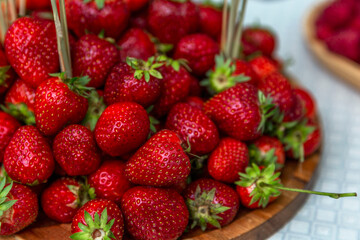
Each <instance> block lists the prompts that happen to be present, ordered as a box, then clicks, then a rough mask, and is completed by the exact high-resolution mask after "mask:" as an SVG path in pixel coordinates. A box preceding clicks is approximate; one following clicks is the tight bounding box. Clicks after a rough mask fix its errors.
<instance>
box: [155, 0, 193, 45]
mask: <svg viewBox="0 0 360 240" xmlns="http://www.w3.org/2000/svg"><path fill="white" fill-rule="evenodd" d="M198 23H199V13H198V9H197V6H196V5H195V4H194V3H192V2H191V1H188V0H185V1H183V2H179V1H171V0H155V1H153V2H152V3H151V4H150V6H149V13H148V25H149V29H150V31H151V32H152V33H153V34H154V35H155V36H156V37H157V38H158V39H159V40H160V41H161V42H163V43H171V44H176V43H177V42H178V41H179V40H180V39H181V38H182V37H184V36H186V35H188V34H190V33H194V32H195V31H196V30H197V27H198Z"/></svg>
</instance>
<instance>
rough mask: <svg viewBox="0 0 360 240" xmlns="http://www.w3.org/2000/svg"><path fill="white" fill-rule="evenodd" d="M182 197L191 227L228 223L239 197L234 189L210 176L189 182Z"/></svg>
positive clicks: (221, 225) (219, 225)
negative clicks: (187, 210)
mask: <svg viewBox="0 0 360 240" xmlns="http://www.w3.org/2000/svg"><path fill="white" fill-rule="evenodd" d="M184 197H185V200H186V204H187V206H188V208H189V212H190V219H191V220H192V223H191V227H192V228H194V227H196V226H200V227H201V229H202V230H203V231H205V229H214V228H221V227H223V226H225V225H227V224H229V223H230V222H231V221H232V220H233V219H234V218H235V216H236V214H237V212H238V210H239V205H240V204H239V197H238V195H237V193H236V191H235V190H234V189H232V188H231V187H229V186H228V185H226V184H223V183H220V182H218V181H215V180H213V179H210V178H201V179H198V180H196V181H195V182H192V183H190V184H189V186H188V187H187V188H186V189H185V192H184Z"/></svg>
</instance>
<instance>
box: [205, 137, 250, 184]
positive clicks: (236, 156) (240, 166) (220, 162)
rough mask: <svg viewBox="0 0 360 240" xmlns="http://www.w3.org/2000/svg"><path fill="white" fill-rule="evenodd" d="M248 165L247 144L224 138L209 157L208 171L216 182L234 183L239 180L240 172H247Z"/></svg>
mask: <svg viewBox="0 0 360 240" xmlns="http://www.w3.org/2000/svg"><path fill="white" fill-rule="evenodd" d="M248 164H249V152H248V148H247V147H246V144H245V143H242V142H240V141H237V140H235V139H232V138H223V139H221V140H220V142H219V145H218V146H217V147H216V148H215V150H214V151H213V152H212V153H211V155H210V157H209V160H208V171H209V173H210V175H211V176H212V177H213V178H214V179H215V180H218V181H222V182H226V183H233V182H235V181H236V180H237V179H238V178H239V175H238V173H239V172H245V168H246V167H247V166H248Z"/></svg>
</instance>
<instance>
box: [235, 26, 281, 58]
mask: <svg viewBox="0 0 360 240" xmlns="http://www.w3.org/2000/svg"><path fill="white" fill-rule="evenodd" d="M241 42H242V46H243V52H244V54H245V55H251V54H253V53H256V52H260V53H262V54H264V55H265V56H271V55H272V54H273V52H274V49H275V43H276V39H275V36H274V34H273V33H272V32H271V31H270V30H268V29H266V28H262V27H249V28H247V29H245V30H244V32H243V34H242V39H241Z"/></svg>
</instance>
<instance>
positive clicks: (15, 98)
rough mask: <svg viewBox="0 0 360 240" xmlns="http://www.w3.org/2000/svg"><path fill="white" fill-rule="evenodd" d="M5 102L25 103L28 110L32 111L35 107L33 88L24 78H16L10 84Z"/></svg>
mask: <svg viewBox="0 0 360 240" xmlns="http://www.w3.org/2000/svg"><path fill="white" fill-rule="evenodd" d="M5 103H6V104H9V103H11V104H15V105H17V104H21V103H25V105H26V106H27V108H28V109H29V110H30V111H34V107H35V89H34V88H32V87H31V86H30V85H29V84H27V83H26V82H25V81H24V80H22V79H18V80H16V81H15V83H14V84H13V85H12V86H11V88H10V89H9V91H7V93H6V95H5Z"/></svg>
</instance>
